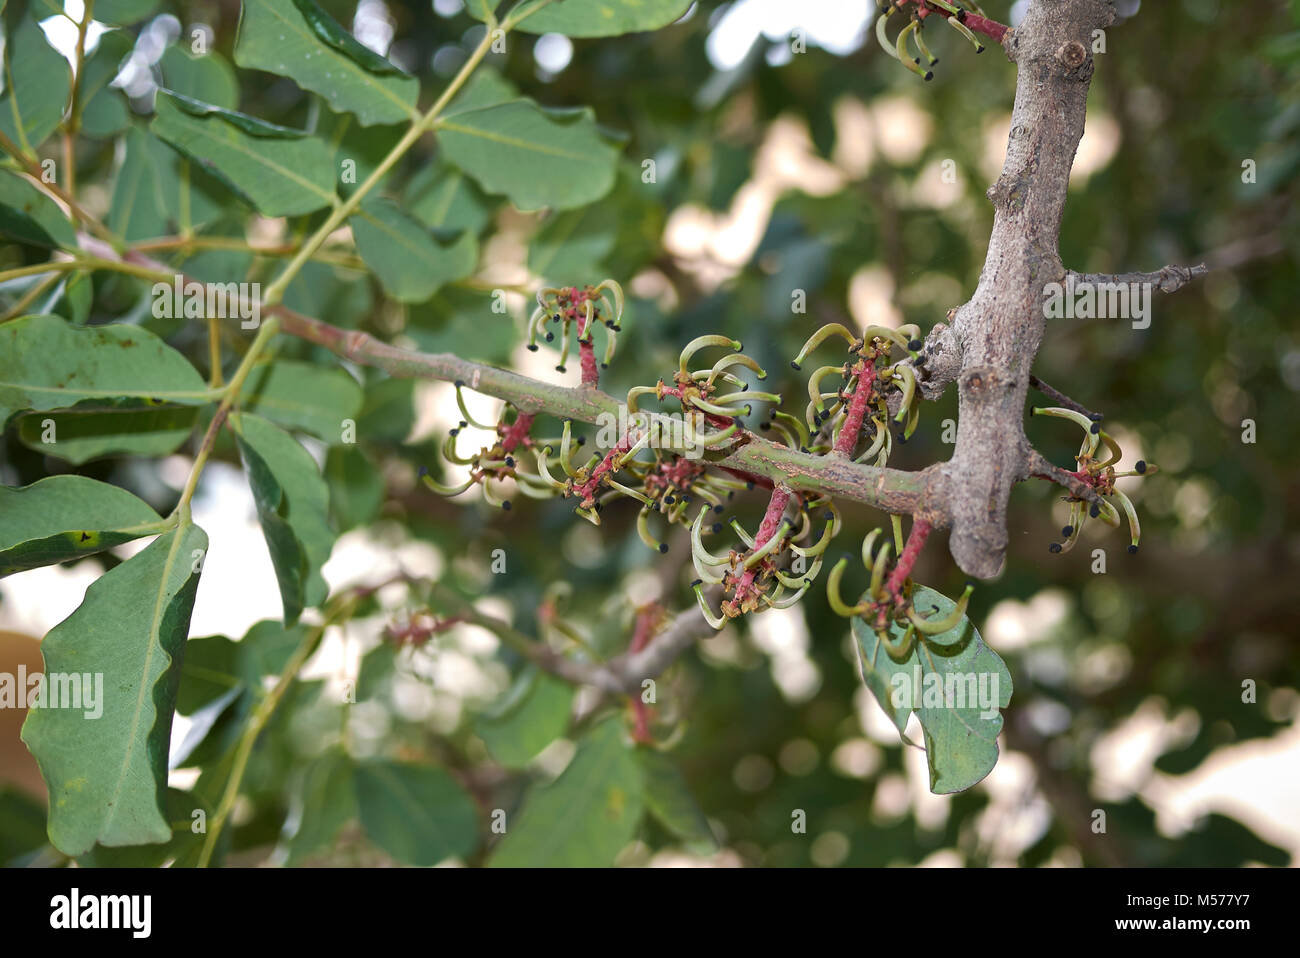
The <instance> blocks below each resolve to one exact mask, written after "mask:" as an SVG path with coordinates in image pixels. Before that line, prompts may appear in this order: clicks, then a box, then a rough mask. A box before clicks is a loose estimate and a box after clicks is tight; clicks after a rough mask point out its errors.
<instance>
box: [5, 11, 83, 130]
mask: <svg viewBox="0 0 1300 958" xmlns="http://www.w3.org/2000/svg"><path fill="white" fill-rule="evenodd" d="M5 40H6V42H5V64H4V68H5V76H4V87H5V92H4V95H3V96H0V133H3V134H4V135H5V136H7V137H9V139H10V141H11V142H13V143H15V144H17V145H18V146H19V147H20V148H22V149H23V150H24V151H26V152H28V153H31V154H33V155H34V154H35V152H36V148H37V147H39V146H40V145H41V144H42V143H44V142H45V139H46V137H48V136H49V135H50V134H51V133H53V132H54V130H55V128H56V127H57V126H58V125H59V123H60V122H62V120H63V110H64V108H65V107H66V106H67V105H68V91H69V90H70V89H71V88H72V71H71V69H69V67H68V61H67V60H65V59H64V58H63V54H61V53H59V52H58V51H57V50H55V49H54V48H53V47H52V46H50V44H49V41H48V40H46V39H45V31H44V30H42V29H41V26H40V24H39V23H37V22H36V17H35V15H34V14H33V13H31V12H29V13H28V15H27V16H25V17H23V18H22V22H21V23H20V24H19V25H18V28H17V29H16V30H15V31H14V32H13V33H12V34H10V35H9V36H8V37H6V38H5Z"/></svg>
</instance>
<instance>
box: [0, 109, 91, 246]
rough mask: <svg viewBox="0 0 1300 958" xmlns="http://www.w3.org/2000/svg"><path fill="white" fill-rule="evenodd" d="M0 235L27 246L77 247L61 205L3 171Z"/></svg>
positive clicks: (17, 177) (0, 194)
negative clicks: (60, 207)
mask: <svg viewBox="0 0 1300 958" xmlns="http://www.w3.org/2000/svg"><path fill="white" fill-rule="evenodd" d="M0 107H2V104H0ZM0 236H4V237H7V238H8V239H11V240H14V241H16V242H19V243H26V244H27V245H28V246H61V247H63V248H64V249H76V247H77V233H76V231H75V230H74V229H73V228H72V224H71V223H69V222H68V219H67V217H66V216H64V215H63V211H62V210H61V209H59V206H58V204H57V203H55V202H54V200H52V199H50V198H49V197H48V196H46V195H45V194H44V193H42V192H41V191H40V190H38V189H37V188H36V187H34V186H32V185H31V184H30V183H28V182H27V181H26V180H24V179H22V178H21V177H19V176H17V175H15V174H13V173H9V172H7V171H0Z"/></svg>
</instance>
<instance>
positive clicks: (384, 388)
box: [357, 379, 415, 443]
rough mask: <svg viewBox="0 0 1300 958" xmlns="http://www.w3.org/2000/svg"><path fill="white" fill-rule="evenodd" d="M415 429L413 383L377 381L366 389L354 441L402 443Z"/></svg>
mask: <svg viewBox="0 0 1300 958" xmlns="http://www.w3.org/2000/svg"><path fill="white" fill-rule="evenodd" d="M414 427H415V380H414V379H380V380H376V381H375V382H372V383H369V384H368V385H367V386H366V401H365V405H364V406H363V407H362V409H361V418H360V419H358V420H357V438H359V439H365V440H367V441H369V442H392V443H401V442H405V441H406V437H407V436H409V435H410V434H411V430H412V429H413V428H414Z"/></svg>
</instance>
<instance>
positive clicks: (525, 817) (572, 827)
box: [490, 717, 644, 868]
mask: <svg viewBox="0 0 1300 958" xmlns="http://www.w3.org/2000/svg"><path fill="white" fill-rule="evenodd" d="M643 807H644V797H643V787H642V780H641V768H640V766H639V765H638V764H637V759H636V755H635V752H634V749H633V746H632V744H631V743H630V742H629V741H627V739H626V737H625V736H624V734H623V728H622V722H621V720H620V719H618V718H616V717H615V718H609V719H606V720H605V721H603V722H601V723H600V724H599V725H597V726H595V727H594V728H592V729H591V731H589V732H588V733H587V734H586V735H585V736H584V737H583V739H582V740H581V741H580V742H579V743H578V751H577V753H576V754H575V755H574V756H573V760H572V761H571V762H570V763H569V765H568V767H567V768H566V769H565V770H564V771H563V772H562V773H561V774H560V777H559V778H557V779H556V780H555V781H554V782H551V783H550V784H548V785H543V786H541V787H539V788H535V789H533V790H531V791H530V792H529V793H528V794H527V795H526V796H525V797H524V806H523V809H522V810H521V811H519V812H517V813H516V814H515V816H514V819H513V820H512V821H508V822H507V824H506V834H505V837H504V838H502V839H501V843H500V844H499V845H498V846H497V848H496V851H495V853H494V854H493V855H492V859H491V862H490V864H491V865H493V866H494V867H498V868H501V867H545V868H554V867H588V868H595V867H605V866H608V865H611V864H613V862H614V859H615V857H616V856H617V855H618V853H619V851H620V850H622V848H623V846H625V845H626V844H627V843H628V842H629V841H631V840H632V837H633V835H635V833H636V826H637V823H638V822H639V821H640V820H641V812H642V809H643Z"/></svg>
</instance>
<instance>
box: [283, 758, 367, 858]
mask: <svg viewBox="0 0 1300 958" xmlns="http://www.w3.org/2000/svg"><path fill="white" fill-rule="evenodd" d="M352 769H353V763H352V759H351V758H350V757H349V756H348V755H347V754H345V753H343V752H341V751H337V750H334V751H330V752H326V753H325V754H324V755H322V756H320V757H319V758H317V759H316V760H315V761H313V762H312V763H311V764H310V765H308V766H307V768H306V770H305V771H304V772H303V775H302V780H301V782H300V784H299V786H298V789H297V790H296V791H295V793H294V795H293V805H292V808H291V810H290V813H289V820H288V821H287V822H286V823H285V829H286V831H288V832H289V841H288V846H289V851H288V858H287V860H286V861H285V864H286V865H288V866H289V867H291V868H292V867H294V866H295V865H300V864H302V862H303V861H304V860H305V859H308V858H310V857H311V856H312V855H314V854H315V853H317V852H319V851H322V850H325V849H328V848H329V847H330V846H331V845H333V844H334V840H335V839H336V838H338V834H339V832H340V831H341V830H342V828H343V826H344V825H346V824H347V823H348V822H349V821H351V820H352V819H353V818H355V817H356V815H357V792H356V787H355V784H354V782H353V771H352Z"/></svg>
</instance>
